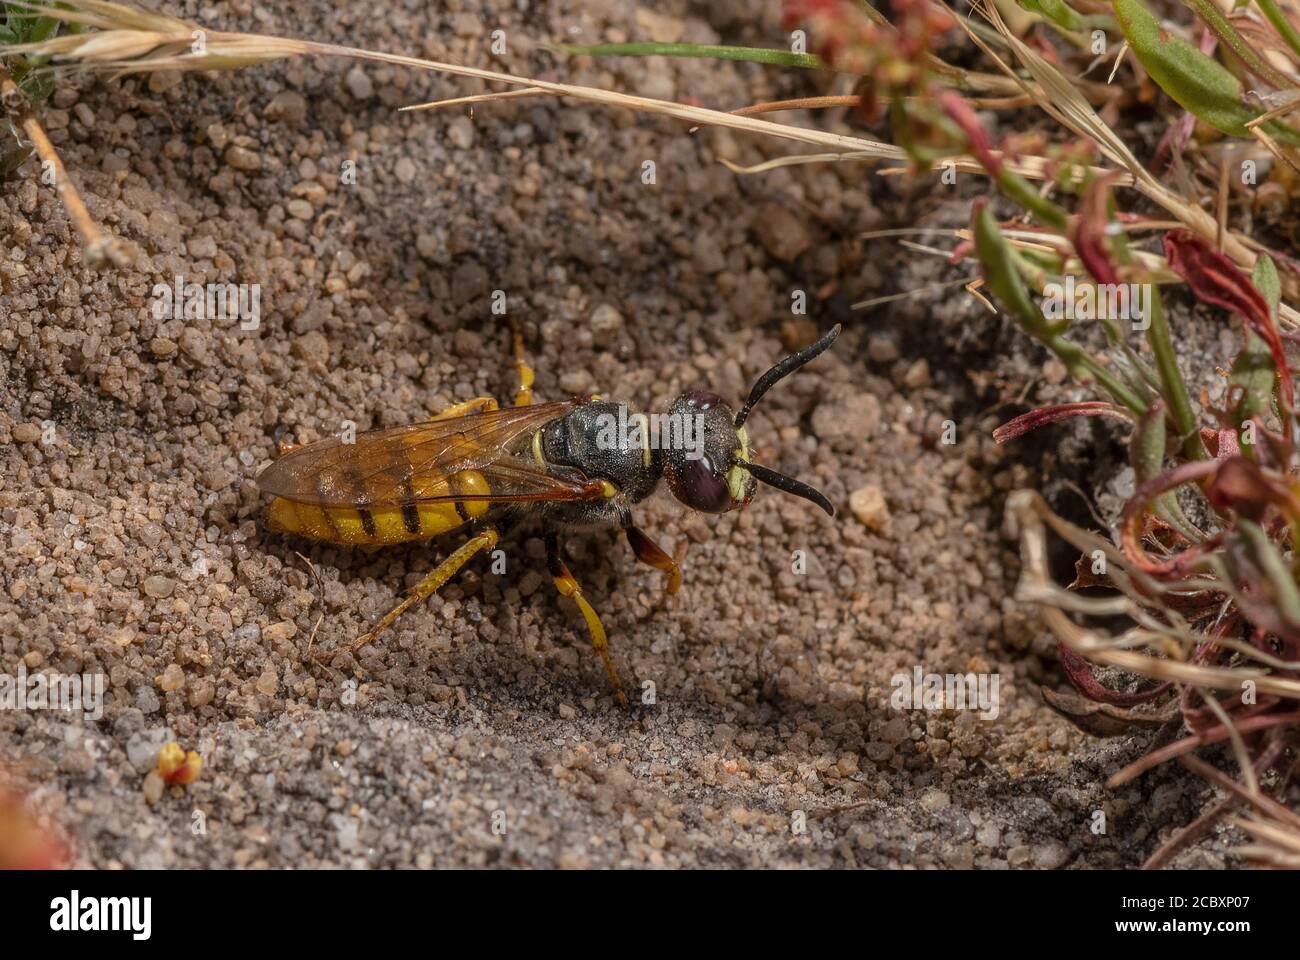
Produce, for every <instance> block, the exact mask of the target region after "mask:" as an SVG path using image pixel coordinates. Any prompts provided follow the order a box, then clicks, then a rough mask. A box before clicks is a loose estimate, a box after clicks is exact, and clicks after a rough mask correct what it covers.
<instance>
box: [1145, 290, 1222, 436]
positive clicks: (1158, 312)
mask: <svg viewBox="0 0 1300 960" xmlns="http://www.w3.org/2000/svg"><path fill="white" fill-rule="evenodd" d="M1150 311H1151V316H1150V318H1149V320H1150V323H1149V324H1148V326H1147V343H1148V344H1150V346H1151V352H1152V353H1153V354H1154V355H1155V358H1156V370H1158V371H1159V373H1160V382H1161V384H1162V385H1163V386H1164V390H1163V391H1161V392H1162V393H1163V394H1164V397H1165V400H1166V401H1167V402H1168V404H1169V416H1170V418H1171V419H1172V420H1173V421H1174V428H1175V429H1176V430H1177V431H1178V435H1179V436H1180V437H1182V438H1183V456H1185V457H1187V458H1188V459H1189V460H1204V459H1205V458H1206V457H1208V456H1209V452H1208V451H1207V450H1206V449H1205V444H1204V443H1203V442H1202V440H1201V431H1200V430H1198V429H1197V428H1196V414H1195V412H1194V411H1193V410H1192V399H1191V397H1189V396H1188V395H1187V384H1186V382H1185V381H1184V380H1183V372H1182V371H1181V370H1180V369H1178V357H1177V356H1176V355H1175V353H1174V343H1173V340H1172V339H1170V336H1169V324H1167V323H1166V322H1165V309H1164V305H1163V304H1162V303H1161V300H1160V288H1159V287H1158V286H1156V285H1155V284H1154V283H1153V284H1151V306H1150Z"/></svg>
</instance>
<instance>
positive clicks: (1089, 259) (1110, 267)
mask: <svg viewBox="0 0 1300 960" xmlns="http://www.w3.org/2000/svg"><path fill="white" fill-rule="evenodd" d="M1118 176H1119V174H1118V173H1112V174H1108V175H1106V176H1104V177H1098V178H1097V179H1096V180H1094V181H1093V182H1092V183H1091V184H1089V185H1088V189H1087V190H1086V191H1085V192H1084V194H1083V200H1082V201H1081V202H1080V204H1079V215H1078V216H1077V217H1076V218H1075V220H1074V223H1072V224H1071V225H1070V242H1071V243H1072V244H1074V249H1075V252H1076V253H1078V254H1079V259H1080V260H1082V261H1083V265H1084V267H1086V268H1087V270H1088V272H1089V273H1090V274H1092V277H1093V279H1094V280H1096V281H1097V282H1098V283H1110V284H1116V285H1118V284H1119V282H1120V280H1119V273H1118V272H1116V270H1115V264H1114V263H1112V262H1111V259H1110V250H1109V249H1108V248H1107V246H1106V229H1107V227H1109V226H1110V204H1109V202H1108V201H1109V200H1110V185H1111V183H1113V182H1114V180H1115V178H1116V177H1118Z"/></svg>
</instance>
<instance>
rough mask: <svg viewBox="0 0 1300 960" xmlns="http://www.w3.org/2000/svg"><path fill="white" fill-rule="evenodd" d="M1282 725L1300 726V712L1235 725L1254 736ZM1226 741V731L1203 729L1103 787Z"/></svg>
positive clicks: (1132, 765) (1119, 784) (1136, 762)
mask: <svg viewBox="0 0 1300 960" xmlns="http://www.w3.org/2000/svg"><path fill="white" fill-rule="evenodd" d="M1284 723H1300V710H1296V711H1293V712H1291V713H1274V714H1269V715H1268V716H1264V717H1251V718H1250V719H1248V720H1243V721H1241V722H1240V723H1237V724H1234V726H1235V727H1236V728H1237V732H1238V733H1254V732H1255V731H1256V730H1267V729H1268V728H1269V727H1276V726H1279V725H1281V724H1284ZM1227 739H1228V728H1227V727H1225V726H1223V725H1222V724H1220V725H1219V726H1217V727H1214V728H1213V729H1210V730H1206V731H1205V732H1204V733H1198V734H1194V735H1193V736H1190V737H1184V738H1183V739H1182V740H1175V741H1174V742H1173V743H1171V744H1168V745H1167V746H1164V747H1161V748H1160V749H1159V750H1152V751H1151V752H1150V753H1148V754H1147V755H1146V756H1145V757H1142V758H1140V759H1138V760H1134V761H1133V762H1132V763H1130V764H1129V765H1128V766H1127V767H1125V768H1124V769H1123V770H1120V771H1119V772H1118V773H1116V774H1113V775H1112V776H1111V777H1110V779H1108V780H1107V781H1106V786H1107V787H1110V788H1111V789H1114V788H1115V787H1122V786H1123V785H1124V784H1126V783H1128V782H1129V781H1130V780H1132V779H1134V778H1135V777H1139V776H1141V775H1142V774H1144V773H1146V772H1147V771H1148V770H1150V769H1151V768H1152V767H1156V766H1159V765H1160V764H1162V763H1164V762H1165V761H1166V760H1172V759H1174V757H1181V756H1182V755H1183V754H1185V753H1190V752H1191V751H1193V750H1195V749H1196V748H1197V747H1204V746H1207V745H1209V744H1211V743H1220V742H1221V741H1223V740H1227Z"/></svg>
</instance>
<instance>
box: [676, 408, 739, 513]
mask: <svg viewBox="0 0 1300 960" xmlns="http://www.w3.org/2000/svg"><path fill="white" fill-rule="evenodd" d="M668 417H669V419H670V420H672V421H676V422H680V423H682V424H683V425H684V427H685V425H687V424H689V427H688V428H685V429H683V431H682V433H683V436H690V437H691V438H692V440H693V442H692V443H689V444H680V445H670V446H668V447H666V448H665V449H664V451H663V463H664V480H666V481H667V483H668V488H669V489H670V490H672V492H673V496H675V497H676V498H677V499H678V500H680V501H681V502H682V503H684V504H686V505H687V506H688V507H690V508H691V509H693V510H701V511H704V512H706V513H725V512H726V511H728V510H734V509H735V508H736V507H740V506H744V505H745V504H746V503H748V502H749V501H750V499H751V498H752V497H753V495H754V479H753V478H752V477H751V476H750V475H749V474H748V473H746V472H745V471H743V470H740V469H738V468H737V467H736V463H737V461H741V460H746V459H748V457H749V441H748V438H747V437H746V434H745V431H744V428H740V429H737V428H736V425H735V419H736V415H735V413H734V412H733V411H732V409H731V408H730V407H729V406H727V404H726V402H725V401H724V400H723V399H722V398H721V397H720V396H718V395H717V394H716V393H710V392H709V391H707V390H692V391H689V392H688V393H683V394H682V395H681V396H680V397H678V398H677V399H676V400H674V401H673V403H672V406H670V407H669V408H668Z"/></svg>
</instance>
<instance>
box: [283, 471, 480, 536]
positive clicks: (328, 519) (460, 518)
mask: <svg viewBox="0 0 1300 960" xmlns="http://www.w3.org/2000/svg"><path fill="white" fill-rule="evenodd" d="M410 487H411V496H412V500H413V501H415V502H411V503H407V504H404V505H402V506H392V505H386V506H363V505H359V504H358V505H356V506H346V507H333V506H321V505H319V504H315V503H303V502H301V501H297V500H289V499H287V498H285V497H276V498H275V499H274V500H272V501H271V504H270V506H269V507H267V513H266V520H267V525H268V527H269V529H270V530H271V531H272V532H274V533H294V534H298V535H299V536H303V537H308V538H310V539H312V540H320V541H323V542H325V543H337V544H343V545H345V546H358V545H369V546H387V545H389V544H394V543H406V542H408V541H411V540H428V539H429V538H431V537H436V536H440V535H441V534H444V533H448V532H450V531H452V530H455V529H456V528H457V527H461V526H464V525H465V524H466V523H469V521H471V520H473V519H475V518H477V517H481V516H483V514H485V513H487V511H488V507H489V504H488V502H487V501H486V500H483V499H475V498H481V497H485V496H487V495H488V494H490V493H491V492H492V491H491V487H490V485H489V484H488V481H487V479H486V478H485V477H484V476H483V474H482V473H480V472H479V471H477V470H462V471H461V472H459V473H456V474H453V475H452V476H451V477H450V478H448V477H445V476H427V477H421V476H414V477H412V478H411V480H410ZM439 497H447V498H449V499H434V498H439Z"/></svg>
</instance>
